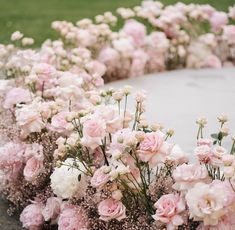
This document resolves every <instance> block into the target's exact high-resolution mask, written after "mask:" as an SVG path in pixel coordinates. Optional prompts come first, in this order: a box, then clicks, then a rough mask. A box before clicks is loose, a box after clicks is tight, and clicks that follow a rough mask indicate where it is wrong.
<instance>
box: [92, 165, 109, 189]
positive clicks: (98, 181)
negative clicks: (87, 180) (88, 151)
mask: <svg viewBox="0 0 235 230" xmlns="http://www.w3.org/2000/svg"><path fill="white" fill-rule="evenodd" d="M107 170H108V168H107V166H102V167H101V168H99V169H97V170H96V171H95V173H94V175H93V177H92V178H91V186H93V187H95V188H102V187H103V186H104V185H105V184H106V183H107V182H108V181H109V179H110V176H109V174H108V173H109V171H107Z"/></svg>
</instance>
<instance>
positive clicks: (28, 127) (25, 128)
mask: <svg viewBox="0 0 235 230" xmlns="http://www.w3.org/2000/svg"><path fill="white" fill-rule="evenodd" d="M35 106H36V105H35V104H33V105H32V106H25V107H23V108H20V109H18V110H16V121H17V125H19V127H20V128H21V134H22V137H23V138H25V137H27V136H28V135H29V134H30V133H34V132H41V130H42V129H43V128H44V127H45V124H44V123H43V121H42V118H41V115H40V114H39V112H38V111H37V110H36V108H35Z"/></svg>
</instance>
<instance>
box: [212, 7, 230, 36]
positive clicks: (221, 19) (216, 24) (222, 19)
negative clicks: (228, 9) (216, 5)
mask: <svg viewBox="0 0 235 230" xmlns="http://www.w3.org/2000/svg"><path fill="white" fill-rule="evenodd" d="M227 23H228V16H227V14H226V13H224V12H218V11H215V12H214V13H213V14H212V16H211V18H210V24H211V27H212V30H213V31H214V32H219V31H220V30H221V29H222V27H223V26H225V25H226V24H227Z"/></svg>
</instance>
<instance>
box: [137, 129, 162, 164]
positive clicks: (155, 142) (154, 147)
mask: <svg viewBox="0 0 235 230" xmlns="http://www.w3.org/2000/svg"><path fill="white" fill-rule="evenodd" d="M162 152H163V153H164V152H165V150H164V134H163V133H162V132H160V131H157V132H151V133H147V134H145V137H144V140H143V141H141V142H140V145H139V150H138V154H139V157H140V159H141V160H142V161H144V162H151V161H152V160H154V158H155V157H158V156H157V155H159V156H160V155H161V153H162Z"/></svg>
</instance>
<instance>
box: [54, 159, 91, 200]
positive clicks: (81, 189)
mask: <svg viewBox="0 0 235 230" xmlns="http://www.w3.org/2000/svg"><path fill="white" fill-rule="evenodd" d="M75 165H76V166H75ZM78 168H79V169H78ZM83 172H85V168H84V166H83V165H82V163H81V162H78V161H75V160H74V159H72V158H68V159H67V160H66V161H65V162H63V164H62V166H61V167H56V168H55V170H54V172H53V173H52V175H51V177H50V178H51V188H52V190H53V192H54V193H55V194H56V195H57V196H58V197H61V198H64V199H67V198H72V197H74V196H76V197H82V196H83V195H84V193H85V191H86V188H87V183H86V175H85V174H84V173H83Z"/></svg>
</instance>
